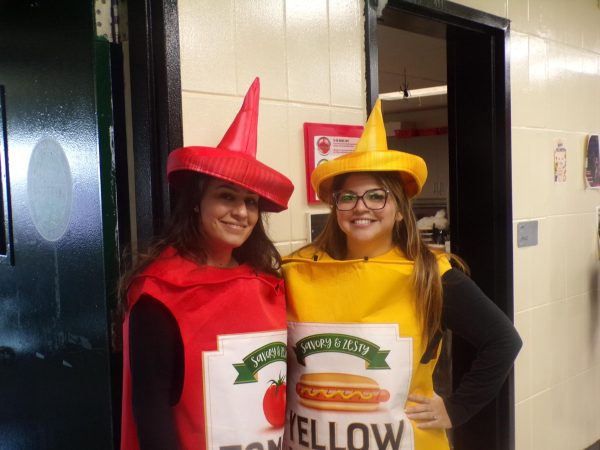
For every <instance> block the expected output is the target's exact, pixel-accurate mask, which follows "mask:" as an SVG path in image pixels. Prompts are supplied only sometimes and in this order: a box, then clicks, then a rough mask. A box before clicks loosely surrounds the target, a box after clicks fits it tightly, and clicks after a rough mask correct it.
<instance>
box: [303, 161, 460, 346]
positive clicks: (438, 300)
mask: <svg viewBox="0 0 600 450" xmlns="http://www.w3.org/2000/svg"><path fill="white" fill-rule="evenodd" d="M352 173H353V172H351V173H346V174H343V175H338V176H337V177H335V179H334V182H333V192H335V191H337V190H339V189H340V188H341V186H342V185H343V184H344V181H345V180H346V178H348V176H350V175H351V174H352ZM363 173H364V172H363ZM367 173H369V175H372V176H373V177H374V178H375V179H376V180H377V181H378V182H379V183H381V184H382V186H383V187H384V188H386V189H387V190H388V191H389V193H390V196H391V198H392V199H393V201H394V203H395V204H396V207H397V208H398V212H400V214H401V215H402V218H403V219H402V220H400V221H397V222H396V224H395V226H394V228H393V231H392V242H393V244H394V245H395V246H397V247H398V248H399V249H400V250H402V252H403V253H404V255H405V256H406V258H408V259H409V260H411V261H414V270H413V275H412V284H413V288H414V290H415V296H416V299H417V302H416V310H417V318H418V320H419V321H420V323H421V327H422V330H423V332H422V338H423V341H424V342H428V341H429V340H430V339H432V338H433V337H434V336H435V334H436V333H437V332H439V331H441V328H442V327H441V322H442V304H443V292H442V279H441V276H440V272H439V268H438V262H437V257H436V255H434V254H433V253H432V252H431V250H430V249H429V248H428V247H427V245H426V244H425V243H424V242H423V240H422V239H421V235H420V233H419V230H418V228H417V220H416V218H415V214H414V212H413V209H412V202H411V200H410V199H409V198H407V197H406V194H405V193H404V188H403V185H402V180H401V179H400V177H399V176H398V175H397V174H396V173H394V172H367ZM332 203H333V201H332ZM334 209H335V205H332V210H334ZM312 245H313V246H314V247H316V248H317V249H319V250H322V251H324V252H326V253H328V254H329V255H330V256H331V257H333V258H335V259H345V258H346V251H347V243H346V235H345V234H344V232H343V231H342V230H341V229H340V227H339V225H338V222H337V217H336V215H335V214H333V213H332V214H330V215H329V217H328V218H327V222H326V224H325V227H324V228H323V231H322V232H321V233H320V234H319V236H317V238H316V239H315V241H314V242H313V244H312ZM300 251H302V250H300ZM448 256H449V257H450V258H451V259H453V260H455V261H457V263H458V265H459V267H460V268H462V269H466V266H465V265H464V263H463V262H462V261H461V260H460V259H459V258H457V257H456V256H454V255H448Z"/></svg>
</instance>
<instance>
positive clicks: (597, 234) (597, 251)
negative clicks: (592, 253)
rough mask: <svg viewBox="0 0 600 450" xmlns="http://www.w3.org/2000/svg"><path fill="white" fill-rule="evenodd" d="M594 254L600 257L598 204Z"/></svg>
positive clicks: (598, 207)
mask: <svg viewBox="0 0 600 450" xmlns="http://www.w3.org/2000/svg"><path fill="white" fill-rule="evenodd" d="M596 242H597V243H598V245H597V247H596V255H597V256H598V259H600V206H596Z"/></svg>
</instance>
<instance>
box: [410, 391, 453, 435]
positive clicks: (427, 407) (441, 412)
mask: <svg viewBox="0 0 600 450" xmlns="http://www.w3.org/2000/svg"><path fill="white" fill-rule="evenodd" d="M408 401H409V402H413V403H415V404H414V405H411V406H408V407H407V408H406V409H405V410H404V412H406V417H408V418H409V419H410V420H414V421H415V422H416V423H417V428H421V429H429V428H452V422H451V421H450V417H449V416H448V412H447V411H446V406H445V405H444V400H443V399H442V397H440V396H439V395H437V394H436V393H435V392H434V393H433V396H432V397H424V396H422V395H416V394H410V395H409V396H408Z"/></svg>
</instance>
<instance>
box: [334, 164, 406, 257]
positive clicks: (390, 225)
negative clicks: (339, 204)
mask: <svg viewBox="0 0 600 450" xmlns="http://www.w3.org/2000/svg"><path fill="white" fill-rule="evenodd" d="M372 189H384V190H385V187H384V186H383V185H382V184H381V183H380V182H379V181H378V180H377V179H376V178H375V177H374V176H373V175H370V174H369V173H366V172H364V173H353V174H351V175H349V176H348V177H347V178H346V180H345V181H344V183H343V185H342V187H341V188H340V190H339V191H338V192H340V193H341V194H342V195H343V193H349V194H356V195H358V196H359V197H360V196H362V195H364V193H365V192H366V191H369V190H372ZM336 217H337V222H338V225H339V227H340V229H341V230H342V231H343V232H344V234H345V235H346V241H347V247H348V249H347V250H348V251H347V259H357V258H363V257H365V256H367V257H375V256H379V255H382V254H384V253H387V252H388V251H389V250H391V249H392V248H393V247H394V245H393V242H392V233H393V230H394V225H395V224H396V221H398V220H402V215H401V214H400V213H399V212H398V208H397V206H396V203H395V201H394V199H393V196H391V195H389V194H388V198H387V201H386V202H385V206H384V207H383V208H381V209H375V210H374V209H369V208H367V206H366V205H365V203H364V200H363V199H358V201H357V203H356V206H355V207H354V208H353V209H351V210H349V211H340V210H339V209H337V208H336Z"/></svg>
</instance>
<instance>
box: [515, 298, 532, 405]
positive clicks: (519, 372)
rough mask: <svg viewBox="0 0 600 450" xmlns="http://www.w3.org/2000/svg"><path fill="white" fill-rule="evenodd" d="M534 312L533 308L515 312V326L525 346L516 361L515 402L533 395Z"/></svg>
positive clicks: (521, 401)
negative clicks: (532, 345)
mask: <svg viewBox="0 0 600 450" xmlns="http://www.w3.org/2000/svg"><path fill="white" fill-rule="evenodd" d="M533 314H534V313H533V311H532V310H529V311H523V312H519V313H516V314H515V327H516V328H517V331H518V332H519V335H520V336H521V339H522V340H523V347H522V348H521V351H520V352H519V355H518V356H517V360H516V361H515V403H523V402H525V401H526V400H527V399H528V398H530V397H531V396H532V395H533V390H532V383H533V380H532V376H533V375H532V370H531V364H532V354H531V352H532V349H531V327H532V325H531V321H532V317H533Z"/></svg>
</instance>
